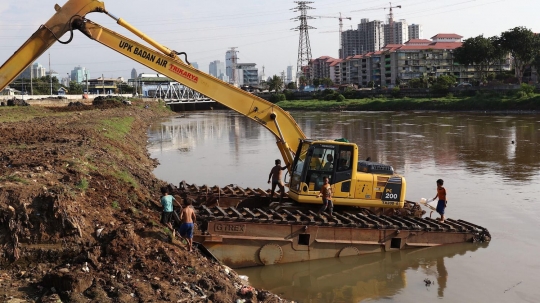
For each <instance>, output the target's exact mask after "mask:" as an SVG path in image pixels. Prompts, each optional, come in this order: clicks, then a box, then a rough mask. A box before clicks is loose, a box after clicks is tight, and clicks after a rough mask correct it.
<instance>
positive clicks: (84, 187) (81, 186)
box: [75, 178, 89, 191]
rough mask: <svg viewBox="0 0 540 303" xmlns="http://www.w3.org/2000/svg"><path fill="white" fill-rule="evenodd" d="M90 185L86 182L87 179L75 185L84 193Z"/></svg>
mask: <svg viewBox="0 0 540 303" xmlns="http://www.w3.org/2000/svg"><path fill="white" fill-rule="evenodd" d="M88 184H89V183H88V180H86V178H82V179H81V181H79V182H78V183H77V184H75V187H77V188H78V189H80V190H82V191H86V190H87V189H88Z"/></svg>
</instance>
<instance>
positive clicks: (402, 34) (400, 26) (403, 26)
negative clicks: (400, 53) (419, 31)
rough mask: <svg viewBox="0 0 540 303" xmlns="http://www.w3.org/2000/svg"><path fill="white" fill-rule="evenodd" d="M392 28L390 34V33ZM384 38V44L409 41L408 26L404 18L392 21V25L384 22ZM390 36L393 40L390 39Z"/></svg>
mask: <svg viewBox="0 0 540 303" xmlns="http://www.w3.org/2000/svg"><path fill="white" fill-rule="evenodd" d="M390 30H392V34H391V33H390ZM384 38H385V43H384V44H385V45H386V44H403V43H405V42H407V41H409V26H408V25H407V21H405V19H401V20H399V21H394V24H393V25H390V24H385V25H384ZM390 38H392V40H393V41H390Z"/></svg>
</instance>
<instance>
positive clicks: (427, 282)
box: [424, 278, 432, 286]
mask: <svg viewBox="0 0 540 303" xmlns="http://www.w3.org/2000/svg"><path fill="white" fill-rule="evenodd" d="M424 283H426V286H431V283H432V282H431V280H430V279H428V278H425V279H424Z"/></svg>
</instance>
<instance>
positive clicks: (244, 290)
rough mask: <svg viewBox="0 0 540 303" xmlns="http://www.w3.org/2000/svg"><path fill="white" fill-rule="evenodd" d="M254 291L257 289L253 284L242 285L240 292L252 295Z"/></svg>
mask: <svg viewBox="0 0 540 303" xmlns="http://www.w3.org/2000/svg"><path fill="white" fill-rule="evenodd" d="M254 291H255V289H254V288H253V287H251V286H242V288H240V293H241V294H242V295H250V294H252V293H253V292H254Z"/></svg>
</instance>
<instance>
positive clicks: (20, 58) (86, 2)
mask: <svg viewBox="0 0 540 303" xmlns="http://www.w3.org/2000/svg"><path fill="white" fill-rule="evenodd" d="M56 9H57V12H56V14H55V15H54V16H53V17H52V18H51V19H50V20H49V21H48V22H47V23H46V24H45V25H43V26H41V27H40V29H38V31H36V33H34V34H33V35H32V37H30V38H29V39H28V40H27V41H26V42H25V44H24V45H23V46H21V48H19V50H18V51H16V52H15V54H14V55H13V56H12V57H11V58H9V59H8V61H7V62H6V63H5V64H4V65H2V67H0V89H3V88H5V87H6V86H7V85H8V84H9V83H11V81H13V80H14V79H15V78H16V77H17V75H19V74H20V73H21V72H22V71H23V70H24V69H25V68H26V67H27V66H29V65H30V64H31V63H32V62H34V61H35V60H36V59H37V58H39V56H40V55H41V54H43V53H44V52H45V51H46V50H47V49H48V48H49V47H50V46H51V45H52V44H53V43H54V42H56V41H57V40H58V39H57V38H58V37H62V35H64V34H65V33H67V32H69V31H70V30H72V29H79V30H80V31H81V32H82V33H84V34H85V35H86V36H88V37H89V38H90V39H93V40H95V41H97V42H99V43H101V44H103V45H105V46H107V47H109V48H111V49H113V50H115V51H117V52H119V53H120V54H122V55H124V56H126V57H129V58H131V59H133V60H135V61H137V62H139V63H141V64H143V65H145V66H147V67H149V68H151V69H153V70H155V71H156V72H158V73H160V74H163V75H165V76H167V77H169V78H171V79H173V80H176V81H178V82H179V83H182V84H183V85H185V86H187V87H189V88H191V89H194V90H196V91H198V92H200V93H201V94H203V95H205V96H207V97H209V98H211V99H213V100H215V101H216V102H218V103H221V104H223V105H225V106H227V107H228V108H230V109H232V110H234V111H236V112H238V113H240V114H242V115H244V116H246V117H248V118H250V119H252V120H255V121H256V122H258V123H259V124H261V125H262V126H264V127H265V128H267V129H268V130H269V131H271V132H272V133H273V134H274V135H275V136H276V138H277V145H278V149H279V150H280V152H281V155H282V157H283V159H284V161H285V164H286V165H287V166H289V170H290V165H291V164H292V162H293V160H294V156H293V152H294V151H296V149H297V147H298V145H299V139H305V135H304V133H303V132H302V130H301V129H300V127H299V126H298V125H297V124H296V122H295V120H294V118H293V117H292V116H291V115H290V114H289V113H287V112H286V111H284V110H283V109H281V108H280V107H279V106H277V105H275V104H273V103H271V102H268V101H266V100H264V99H262V98H259V97H257V96H255V95H253V94H250V93H248V92H246V91H243V90H241V89H239V88H236V87H234V86H232V85H230V84H228V83H225V82H223V81H221V80H219V79H217V78H215V77H212V76H211V75H208V74H206V73H204V72H201V71H200V70H198V69H195V68H193V67H192V66H190V65H188V64H186V63H184V62H183V61H181V60H180V59H179V58H178V57H177V56H176V53H175V52H174V51H170V50H169V49H168V48H166V47H164V46H161V45H159V44H157V42H155V41H153V40H151V39H150V38H149V37H147V36H145V35H144V34H142V33H141V32H140V31H138V30H136V29H135V28H134V27H132V26H131V25H129V24H128V23H127V22H126V21H125V20H123V19H117V18H115V17H114V16H112V15H110V16H111V17H113V18H115V20H116V21H117V23H118V24H120V25H121V26H123V27H125V28H126V29H128V30H130V31H131V32H133V33H135V34H136V35H137V36H139V37H140V38H142V39H144V40H145V41H147V42H148V43H150V44H152V45H153V46H155V47H156V48H157V49H158V50H159V51H156V50H154V49H152V48H150V47H147V46H145V45H143V44H141V43H139V42H136V41H134V40H131V39H129V38H127V37H124V36H122V35H120V34H118V33H116V32H114V31H112V30H109V29H107V28H105V27H103V26H101V25H99V24H97V23H94V22H92V21H90V20H87V19H85V18H84V17H85V16H86V14H87V13H90V12H103V13H107V12H106V10H105V7H104V4H103V2H101V1H98V0H69V1H68V2H67V3H66V4H65V5H64V6H63V7H59V6H56ZM107 14H108V13H107Z"/></svg>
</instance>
